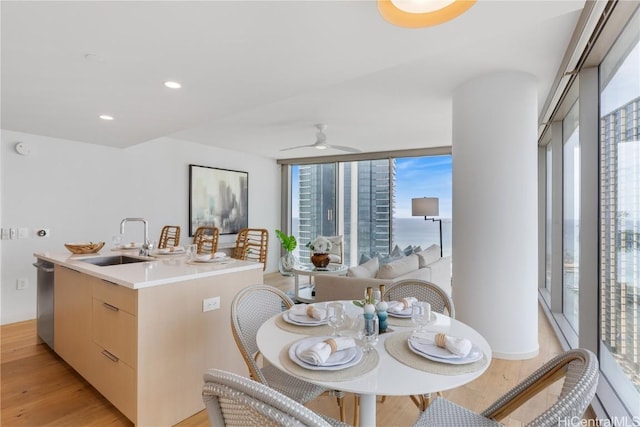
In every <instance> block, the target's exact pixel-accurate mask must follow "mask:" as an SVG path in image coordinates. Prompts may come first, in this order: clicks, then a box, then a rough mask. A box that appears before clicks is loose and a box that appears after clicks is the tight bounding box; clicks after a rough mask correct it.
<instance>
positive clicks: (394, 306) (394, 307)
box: [387, 297, 418, 313]
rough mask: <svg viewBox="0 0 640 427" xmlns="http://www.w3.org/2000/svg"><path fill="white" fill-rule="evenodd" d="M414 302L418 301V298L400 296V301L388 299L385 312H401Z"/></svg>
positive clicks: (409, 307)
mask: <svg viewBox="0 0 640 427" xmlns="http://www.w3.org/2000/svg"><path fill="white" fill-rule="evenodd" d="M414 302H418V298H415V297H406V298H402V299H401V300H400V301H389V305H388V306H387V312H389V313H402V312H404V311H405V310H407V309H411V304H413V303H414Z"/></svg>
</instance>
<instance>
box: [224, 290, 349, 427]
mask: <svg viewBox="0 0 640 427" xmlns="http://www.w3.org/2000/svg"><path fill="white" fill-rule="evenodd" d="M292 306H293V301H292V300H291V298H289V297H288V296H287V295H286V294H285V293H284V292H282V291H281V290H279V289H277V288H275V287H273V286H268V285H253V286H249V287H246V288H244V289H242V290H241V291H240V292H238V294H237V295H236V296H235V297H234V298H233V300H232V301H231V331H232V333H233V337H234V339H235V341H236V344H237V346H238V349H239V350H240V353H241V354H242V357H243V358H244V361H245V363H246V365H247V367H248V368H249V374H250V376H251V378H252V379H254V380H256V381H259V382H261V383H262V384H265V385H268V386H269V387H272V388H274V389H276V390H277V391H279V392H281V393H283V394H285V395H286V396H289V397H290V398H292V399H293V400H295V401H297V402H300V403H306V402H308V401H310V400H313V399H315V398H316V397H318V396H319V395H321V394H323V393H325V392H327V393H329V394H331V395H333V396H335V397H336V400H337V403H338V407H339V410H340V419H341V420H342V421H344V419H345V407H344V392H342V391H339V390H327V389H324V388H322V387H319V386H316V385H314V384H311V383H309V382H307V381H303V380H300V379H298V378H296V377H294V376H292V375H289V374H287V373H285V372H283V371H281V370H279V369H278V368H276V367H274V366H272V365H267V366H260V364H259V359H260V358H261V357H260V350H259V349H258V344H257V343H256V334H257V333H258V329H259V328H260V326H262V324H263V323H264V322H266V321H267V320H268V319H270V318H271V317H273V316H274V315H276V314H278V313H281V312H282V311H283V309H285V310H286V309H289V308H291V307H292Z"/></svg>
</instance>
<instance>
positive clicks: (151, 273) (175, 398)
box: [34, 250, 263, 426]
mask: <svg viewBox="0 0 640 427" xmlns="http://www.w3.org/2000/svg"><path fill="white" fill-rule="evenodd" d="M120 255H123V256H127V257H130V258H136V261H140V262H134V263H126V264H117V265H109V266H100V265H94V264H91V263H89V262H85V261H86V260H91V258H94V259H95V258H97V257H105V256H120ZM34 256H35V257H36V258H38V259H40V260H45V261H49V262H51V263H53V264H54V266H55V267H54V268H55V272H54V275H55V276H54V287H55V290H54V295H55V306H54V350H55V352H56V353H57V354H58V355H60V356H61V357H62V358H63V359H64V360H65V361H66V362H67V363H69V365H71V366H72V367H73V368H74V369H75V370H76V371H77V372H78V373H80V375H82V376H83V377H84V378H85V379H86V380H87V381H88V382H89V383H91V384H92V385H93V386H94V387H95V388H96V389H97V390H98V391H99V392H100V393H102V394H103V395H104V396H105V397H106V398H107V399H108V400H109V401H110V402H111V403H113V405H114V406H115V407H116V408H118V409H119V410H120V411H121V412H122V413H123V414H124V415H125V416H126V417H127V418H129V419H130V420H131V421H133V422H134V423H135V424H136V425H141V426H169V425H173V424H176V423H178V422H180V421H182V420H184V419H185V418H188V417H189V416H191V415H193V414H195V413H196V412H198V411H200V410H202V409H204V404H203V402H202V396H201V391H202V384H203V382H202V374H203V373H204V371H205V370H206V369H208V368H219V369H224V370H228V371H232V372H236V373H238V374H240V375H247V369H246V366H245V364H244V362H243V360H242V357H240V354H239V353H238V351H237V347H236V345H235V342H234V339H233V336H232V333H231V326H230V304H231V300H232V298H233V297H234V296H235V294H236V293H237V292H238V291H239V290H240V289H242V288H244V287H246V286H248V285H251V284H256V283H262V281H263V279H262V264H259V263H254V262H249V261H240V260H231V261H230V262H228V263H193V262H191V261H187V258H186V256H184V255H158V256H157V257H155V258H154V257H139V256H137V255H136V252H133V251H108V250H103V251H102V253H99V254H90V255H70V254H66V253H47V252H45V253H36V254H34ZM216 297H218V298H219V304H218V303H216V302H215V300H214V301H213V302H212V301H211V300H210V299H211V298H216ZM204 300H209V301H208V302H207V304H206V305H207V308H213V310H211V311H206V312H205V311H204V309H205V301H204ZM216 306H218V307H219V308H215V307H216Z"/></svg>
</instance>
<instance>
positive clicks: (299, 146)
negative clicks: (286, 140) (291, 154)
mask: <svg viewBox="0 0 640 427" xmlns="http://www.w3.org/2000/svg"><path fill="white" fill-rule="evenodd" d="M314 146H315V144H310V145H297V146H295V147H289V148H283V149H281V150H280V151H289V150H295V149H297V148H307V147H314Z"/></svg>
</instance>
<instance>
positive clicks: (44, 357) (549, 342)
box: [0, 273, 562, 427]
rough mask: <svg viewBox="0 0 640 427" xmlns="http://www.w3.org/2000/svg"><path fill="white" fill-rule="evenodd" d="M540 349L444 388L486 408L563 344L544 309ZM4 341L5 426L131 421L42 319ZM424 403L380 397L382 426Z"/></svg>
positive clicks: (516, 419) (399, 422)
mask: <svg viewBox="0 0 640 427" xmlns="http://www.w3.org/2000/svg"><path fill="white" fill-rule="evenodd" d="M265 283H268V284H271V285H273V286H276V287H279V288H280V289H283V290H285V291H287V290H292V289H293V280H292V279H291V278H287V277H283V276H281V275H280V274H279V273H272V274H266V275H265ZM538 317H539V342H540V354H539V355H538V356H537V357H535V358H533V359H529V360H522V361H507V360H500V359H494V360H492V362H491V366H490V367H489V369H488V370H487V371H486V372H485V373H484V374H483V375H482V376H481V377H480V378H478V379H477V380H475V381H473V382H471V383H469V384H467V385H466V386H464V387H460V388H458V389H455V390H451V391H447V392H445V393H444V395H445V397H446V398H448V399H450V400H453V401H454V402H456V403H458V404H460V405H463V406H465V407H468V408H470V409H473V410H477V411H480V410H482V409H484V408H485V407H486V406H488V405H489V404H490V403H492V402H493V401H494V400H495V399H496V398H498V397H499V396H500V395H502V394H503V393H504V392H506V391H507V390H509V389H510V388H511V387H513V386H514V385H515V384H517V383H518V382H520V381H521V380H522V379H523V378H524V377H526V376H527V375H528V374H530V373H531V372H533V371H534V370H535V369H536V368H537V367H539V366H540V365H542V364H543V363H544V362H545V361H547V360H548V359H550V358H551V357H553V356H555V355H556V354H559V353H560V352H561V351H562V349H561V347H560V344H559V342H558V341H557V339H556V337H555V335H554V333H553V330H552V329H551V326H550V325H549V323H548V321H547V319H546V317H545V316H544V314H543V313H542V311H539V316H538ZM0 334H1V337H0V343H1V354H0V357H1V371H0V375H1V377H0V381H1V388H2V390H1V402H0V411H1V418H0V421H1V425H2V426H6V427H14V426H15V427H18V426H29V427H31V426H34V427H35V426H114V427H115V426H132V423H131V422H130V421H129V420H127V419H126V418H125V417H124V416H123V415H122V414H121V413H120V412H119V411H118V410H117V409H115V408H114V407H113V405H111V404H110V403H109V402H108V401H106V400H105V399H104V398H103V397H102V396H101V395H100V394H99V393H98V392H97V391H96V390H95V389H94V388H93V387H91V385H89V384H88V383H87V382H86V381H84V380H83V379H82V377H80V376H79V375H78V374H77V373H76V372H75V371H74V370H73V369H72V368H70V367H69V366H68V365H67V364H66V363H65V362H64V361H63V360H62V359H60V358H59V357H58V356H57V355H56V354H55V353H53V352H52V351H51V350H50V349H49V348H48V347H47V346H46V345H44V344H38V342H37V337H36V325H35V321H34V320H32V321H26V322H19V323H14V324H10V325H4V326H2V327H1V329H0ZM557 393H558V387H555V388H553V389H551V390H549V391H545V392H544V393H542V394H541V395H539V396H538V397H536V399H535V400H534V401H532V402H530V403H529V404H528V405H527V406H526V407H525V408H523V409H520V410H518V411H516V412H515V413H514V414H512V416H511V417H510V418H509V419H507V420H505V421H504V422H505V425H507V426H521V425H523V424H524V423H525V422H526V421H528V420H530V419H531V418H532V417H533V416H535V414H537V413H539V411H540V409H541V408H542V407H544V406H545V405H547V404H548V402H550V401H553V400H554V399H555V397H556V396H557ZM346 402H347V416H348V417H349V419H348V420H347V421H349V422H351V416H352V414H353V396H352V395H347V397H346ZM308 406H309V407H310V408H312V409H313V410H315V411H317V412H321V413H323V414H326V415H329V416H332V417H336V418H337V417H338V410H337V406H336V404H335V399H334V398H331V397H328V396H326V397H325V396H322V397H320V398H319V399H317V400H315V401H313V402H310V403H309V404H308ZM417 417H418V409H417V408H416V407H415V405H414V404H413V403H412V402H411V400H410V399H409V398H408V397H388V398H387V399H386V401H385V402H384V403H378V413H377V425H378V426H384V427H393V426H411V425H412V424H413V422H414V421H415V420H416V419H417ZM178 425H179V426H181V427H188V426H207V425H208V420H207V416H206V412H205V411H202V412H199V413H198V414H195V415H194V416H192V417H190V418H188V419H186V420H184V421H182V422H181V423H180V424H178Z"/></svg>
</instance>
